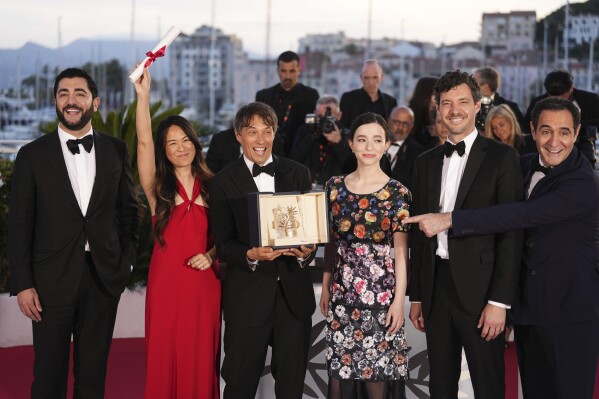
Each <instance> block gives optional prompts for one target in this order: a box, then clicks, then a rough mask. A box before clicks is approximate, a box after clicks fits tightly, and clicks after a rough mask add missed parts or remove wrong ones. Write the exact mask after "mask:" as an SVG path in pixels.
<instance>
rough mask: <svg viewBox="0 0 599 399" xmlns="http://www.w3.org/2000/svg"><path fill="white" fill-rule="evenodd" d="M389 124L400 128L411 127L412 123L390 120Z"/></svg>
mask: <svg viewBox="0 0 599 399" xmlns="http://www.w3.org/2000/svg"><path fill="white" fill-rule="evenodd" d="M391 124H393V125H398V126H401V127H412V123H411V122H404V121H400V120H397V119H391Z"/></svg>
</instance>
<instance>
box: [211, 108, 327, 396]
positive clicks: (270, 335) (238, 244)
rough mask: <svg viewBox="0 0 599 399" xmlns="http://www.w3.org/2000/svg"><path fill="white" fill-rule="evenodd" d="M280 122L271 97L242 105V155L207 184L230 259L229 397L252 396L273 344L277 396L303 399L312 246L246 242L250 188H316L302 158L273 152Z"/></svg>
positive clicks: (219, 240) (219, 242) (226, 297)
mask: <svg viewBox="0 0 599 399" xmlns="http://www.w3.org/2000/svg"><path fill="white" fill-rule="evenodd" d="M276 127H277V116H276V114H275V113H274V111H273V109H272V108H271V107H269V106H268V105H266V104H263V103H259V102H256V103H251V104H248V105H246V106H244V107H242V108H241V109H240V110H239V111H238V112H237V115H236V116H235V136H236V137H237V140H238V141H239V143H240V144H241V148H242V149H243V157H241V158H240V159H238V160H237V161H235V162H233V163H232V164H231V165H229V166H227V167H226V168H225V169H223V170H222V171H221V172H219V173H218V174H217V175H216V176H215V177H214V179H213V180H212V182H211V185H210V221H211V225H212V229H213V232H214V237H215V241H216V247H217V251H218V256H219V258H220V259H222V260H223V261H224V262H225V263H226V264H227V268H226V277H225V282H224V290H223V311H224V320H225V337H224V351H225V359H224V362H223V366H222V376H223V379H224V380H225V383H226V385H225V390H224V398H225V399H243V398H248V399H249V398H254V396H255V394H256V389H257V387H258V382H259V380H260V376H261V375H262V371H263V369H264V361H265V358H266V352H267V348H268V346H269V345H270V346H271V347H272V358H271V359H272V360H271V371H272V375H273V377H274V378H275V394H276V396H277V398H285V399H287V398H289V399H293V398H298V399H299V398H301V397H302V392H303V387H304V377H305V374H306V367H307V362H308V351H309V349H310V333H311V329H312V320H311V316H312V313H313V312H314V309H315V307H316V303H315V301H314V291H313V288H312V281H311V279H310V274H309V271H308V268H307V265H308V264H309V263H310V262H311V261H312V259H313V257H314V253H313V251H314V250H315V247H312V248H307V247H304V246H302V247H301V248H299V249H297V248H290V249H273V248H270V247H251V246H250V244H249V243H250V239H249V229H250V225H249V222H248V202H247V196H248V194H249V193H252V192H289V191H309V190H310V188H311V183H312V182H311V180H310V173H309V171H308V169H307V168H306V167H305V166H303V165H300V164H298V163H296V162H294V161H291V160H289V159H286V158H282V157H278V156H273V155H272V154H271V150H272V144H273V140H274V136H275V130H276ZM252 227H256V226H252Z"/></svg>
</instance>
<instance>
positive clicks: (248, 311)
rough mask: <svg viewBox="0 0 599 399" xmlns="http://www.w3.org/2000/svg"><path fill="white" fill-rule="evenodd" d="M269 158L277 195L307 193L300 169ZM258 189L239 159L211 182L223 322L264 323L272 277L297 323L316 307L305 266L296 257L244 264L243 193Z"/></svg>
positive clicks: (274, 288)
mask: <svg viewBox="0 0 599 399" xmlns="http://www.w3.org/2000/svg"><path fill="white" fill-rule="evenodd" d="M273 159H274V162H275V168H276V169H275V190H276V191H277V192H289V191H309V190H310V188H311V183H312V182H311V180H310V173H309V172H308V169H307V168H306V167H305V166H303V165H300V164H298V163H296V162H294V161H291V160H289V159H286V158H282V157H278V156H273ZM257 191H258V188H257V187H256V184H255V182H254V179H253V178H252V175H251V173H250V171H249V169H248V167H247V165H246V163H245V160H244V158H243V157H242V158H240V159H239V160H237V161H235V162H234V163H232V164H231V165H229V166H227V167H226V168H225V169H223V170H222V171H221V172H220V173H218V174H217V175H216V176H215V177H214V179H213V180H212V181H211V183H210V223H211V226H212V231H213V233H214V239H215V242H216V248H217V251H218V257H219V258H220V259H222V260H223V261H224V262H225V263H226V264H227V272H226V277H225V282H224V287H223V311H224V319H225V321H227V322H233V323H239V324H243V325H247V326H256V327H257V326H261V325H263V324H264V322H265V321H266V320H267V318H268V317H269V316H270V315H271V314H272V312H273V306H274V304H275V296H276V291H277V284H279V282H278V281H277V279H280V284H281V286H282V289H283V292H284V294H285V298H286V299H287V301H288V304H289V308H290V309H291V312H292V313H293V315H294V316H295V317H296V318H297V319H298V320H304V319H306V318H310V317H311V316H312V313H314V309H315V308H316V303H315V300H314V290H313V288H312V281H311V279H310V273H309V270H308V266H306V267H304V268H301V267H300V266H299V264H298V262H297V259H296V258H295V257H288V256H281V257H279V258H277V259H275V260H274V261H260V263H259V264H258V266H257V267H256V270H255V271H251V269H250V268H249V266H248V263H247V258H246V253H247V251H248V250H249V249H250V244H249V223H248V204H247V195H248V194H249V193H252V192H257ZM313 257H314V255H311V256H310V258H309V259H307V260H306V261H305V264H307V263H309V262H310V261H311V260H312V258H313Z"/></svg>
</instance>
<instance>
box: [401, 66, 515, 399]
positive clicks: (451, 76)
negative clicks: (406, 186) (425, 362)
mask: <svg viewBox="0 0 599 399" xmlns="http://www.w3.org/2000/svg"><path fill="white" fill-rule="evenodd" d="M480 98H481V95H480V90H479V87H478V84H477V83H476V81H475V80H474V78H473V77H472V76H471V75H468V74H467V73H462V72H460V71H451V72H447V73H446V74H445V75H443V76H442V77H441V78H440V79H439V80H438V81H437V83H436V85H435V100H436V102H437V110H438V112H439V114H440V115H441V117H442V118H443V121H444V123H445V125H446V126H447V129H448V130H449V137H448V141H447V142H446V143H445V144H444V145H443V146H439V147H436V148H434V149H432V150H430V151H428V152H426V153H424V154H422V155H421V156H420V157H418V158H417V159H416V164H415V166H414V177H413V179H412V182H413V187H412V194H413V210H414V214H416V215H419V214H423V213H430V212H438V211H439V210H441V211H443V212H448V211H452V210H454V209H469V208H479V207H481V206H489V205H494V204H497V203H502V202H513V201H517V200H520V199H521V198H522V186H521V182H522V177H521V176H520V172H519V168H518V154H517V153H516V150H515V149H513V148H512V147H509V146H506V145H504V144H502V143H499V142H497V141H495V140H491V139H488V138H486V137H483V136H481V135H479V134H478V133H477V131H476V128H475V117H476V112H478V110H479V109H480ZM414 239H415V240H414V242H413V248H412V251H411V253H412V258H411V273H410V286H409V296H410V300H411V301H412V306H411V309H410V320H412V323H413V324H414V326H415V327H416V328H417V329H418V330H420V331H425V332H426V340H427V346H428V356H429V364H430V373H431V374H430V385H429V387H430V393H431V398H455V397H456V396H457V391H458V379H459V376H460V372H461V353H462V348H464V351H465V352H466V359H467V360H468V368H469V370H470V376H471V377H472V385H473V388H474V395H475V396H476V397H477V398H498V399H499V398H501V399H503V398H504V396H505V381H504V362H503V350H504V326H505V316H506V308H509V307H510V306H511V305H512V304H513V303H514V297H515V293H516V283H517V278H518V271H519V266H520V256H521V253H522V233H521V232H518V231H516V232H511V233H504V234H495V235H493V234H489V235H485V236H482V237H472V238H462V239H455V238H453V237H448V236H447V234H445V233H441V234H438V235H437V236H435V237H432V238H426V237H425V236H424V235H423V234H421V233H420V232H419V231H417V232H416V235H415V236H414ZM425 327H426V328H425Z"/></svg>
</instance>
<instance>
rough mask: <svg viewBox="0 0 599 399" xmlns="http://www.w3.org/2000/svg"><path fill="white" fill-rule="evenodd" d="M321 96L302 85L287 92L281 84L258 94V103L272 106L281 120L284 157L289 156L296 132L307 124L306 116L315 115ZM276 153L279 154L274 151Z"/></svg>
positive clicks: (280, 132)
mask: <svg viewBox="0 0 599 399" xmlns="http://www.w3.org/2000/svg"><path fill="white" fill-rule="evenodd" d="M319 97H320V95H319V94H318V90H316V89H313V88H311V87H309V86H305V85H303V84H301V83H298V84H296V85H295V87H294V88H293V89H291V90H290V91H288V92H287V91H285V90H284V89H283V88H282V87H281V84H280V83H277V84H276V85H274V86H272V87H269V88H267V89H262V90H260V91H259V92H257V93H256V101H259V102H261V103H265V104H268V105H270V106H271V107H272V108H273V109H274V110H275V112H276V113H277V117H278V119H279V131H278V137H279V138H280V140H282V143H281V144H280V145H281V146H282V150H283V152H280V153H281V154H283V155H287V154H288V153H289V150H290V148H291V146H292V145H293V142H294V140H295V132H296V131H297V129H298V128H299V127H300V126H301V125H303V124H304V123H305V119H306V114H310V113H314V110H315V109H316V101H318V98H319ZM290 99H291V110H290V111H289V116H288V119H287V121H286V122H285V121H284V120H283V119H284V118H283V117H284V115H285V113H286V110H287V106H288V104H289V100H290ZM273 152H274V153H277V152H276V151H274V150H273Z"/></svg>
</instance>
